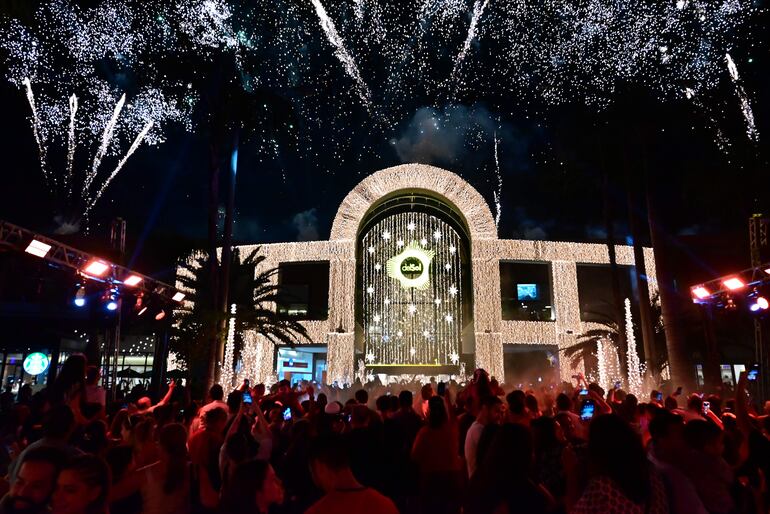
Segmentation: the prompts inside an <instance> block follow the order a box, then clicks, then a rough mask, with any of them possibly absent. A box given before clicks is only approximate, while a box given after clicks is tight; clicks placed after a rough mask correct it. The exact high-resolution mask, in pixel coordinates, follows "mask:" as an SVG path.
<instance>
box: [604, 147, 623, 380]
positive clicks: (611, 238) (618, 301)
mask: <svg viewBox="0 0 770 514" xmlns="http://www.w3.org/2000/svg"><path fill="white" fill-rule="evenodd" d="M600 151H601V150H600ZM603 155H604V154H603V153H602V156H603ZM603 160H604V159H603V157H602V161H603ZM602 182H603V183H602V193H603V194H602V196H603V198H604V228H605V230H606V232H607V253H608V254H609V259H610V277H611V278H610V280H611V282H612V314H613V316H614V318H615V321H616V322H617V324H618V357H619V360H620V367H621V369H622V370H627V367H628V362H627V361H628V359H627V357H626V355H627V348H626V316H625V302H624V299H623V295H622V294H621V293H620V269H619V268H618V260H617V256H616V254H615V228H614V226H613V218H612V192H611V187H610V174H609V171H608V170H607V166H605V165H604V164H603V163H602Z"/></svg>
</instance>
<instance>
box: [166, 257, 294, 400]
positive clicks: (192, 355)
mask: <svg viewBox="0 0 770 514" xmlns="http://www.w3.org/2000/svg"><path fill="white" fill-rule="evenodd" d="M258 253H259V247H257V248H256V249H254V250H253V251H252V252H250V253H249V254H248V255H247V256H246V257H245V258H244V259H243V260H241V259H240V252H239V251H238V249H237V248H235V249H233V251H232V252H231V262H230V265H231V273H230V276H229V290H230V294H229V297H230V303H231V304H235V305H236V314H235V323H236V327H237V333H240V332H242V331H243V330H254V331H256V332H257V333H258V334H262V335H263V336H265V337H266V338H267V339H268V340H269V341H272V342H273V343H274V344H287V345H291V346H293V345H294V344H295V343H297V342H298V341H301V340H309V336H308V334H307V330H306V329H305V327H304V326H303V325H302V324H301V323H299V322H298V321H297V320H294V319H287V318H284V317H282V316H281V315H280V314H279V313H278V312H276V310H275V309H274V308H273V305H274V304H275V303H276V302H278V301H279V299H280V294H281V288H280V286H279V285H278V284H276V283H274V282H273V279H274V277H275V275H276V274H277V273H278V269H277V268H271V269H267V270H264V271H259V272H258V273H256V272H255V270H256V269H257V268H258V267H259V266H260V264H262V263H263V262H264V260H265V256H264V255H258ZM177 279H178V280H179V282H180V283H181V286H182V289H184V290H187V291H188V295H187V299H188V300H189V301H190V302H191V304H192V305H191V306H190V307H188V308H183V309H180V310H179V311H177V313H176V314H177V318H178V319H177V323H175V325H174V334H173V337H172V340H171V349H172V350H174V351H175V352H177V355H178V356H179V358H180V359H181V360H183V361H184V362H185V363H186V364H187V369H188V373H189V374H190V376H191V377H206V376H207V372H208V370H209V368H210V367H211V344H212V341H211V335H212V333H214V334H215V335H216V338H217V340H220V339H223V338H224V333H223V331H224V328H223V327H225V326H226V323H225V322H226V320H227V319H228V318H229V317H230V315H229V314H227V313H225V312H223V310H222V309H220V308H219V306H218V305H216V304H215V303H214V302H212V299H213V298H214V295H213V294H212V284H211V274H210V267H209V257H208V255H207V254H206V253H204V252H199V253H198V254H195V255H193V257H192V258H190V259H189V260H187V261H186V262H184V263H182V264H181V265H180V271H179V272H178V273H177ZM215 365H216V363H215ZM229 365H231V366H232V365H233V363H229ZM204 382H206V383H205V384H204ZM207 382H208V381H207V380H203V381H198V383H195V384H193V386H194V387H197V388H199V389H200V391H198V392H199V393H202V392H203V389H204V386H207V385H208V383H207Z"/></svg>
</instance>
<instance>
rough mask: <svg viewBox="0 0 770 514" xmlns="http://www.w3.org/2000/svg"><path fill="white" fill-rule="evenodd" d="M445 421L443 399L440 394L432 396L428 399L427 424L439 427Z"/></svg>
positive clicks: (445, 413) (445, 414)
mask: <svg viewBox="0 0 770 514" xmlns="http://www.w3.org/2000/svg"><path fill="white" fill-rule="evenodd" d="M446 421H447V412H446V407H445V406H444V399H443V398H442V397H440V396H433V397H431V399H430V400H428V426H430V427H431V428H439V427H442V426H444V423H446Z"/></svg>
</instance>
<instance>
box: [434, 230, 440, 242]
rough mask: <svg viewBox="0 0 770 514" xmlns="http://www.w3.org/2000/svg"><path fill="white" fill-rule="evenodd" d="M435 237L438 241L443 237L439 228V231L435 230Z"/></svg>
mask: <svg viewBox="0 0 770 514" xmlns="http://www.w3.org/2000/svg"><path fill="white" fill-rule="evenodd" d="M433 239H435V240H436V241H438V240H439V239H441V232H439V231H438V230H437V231H435V232H434V233H433Z"/></svg>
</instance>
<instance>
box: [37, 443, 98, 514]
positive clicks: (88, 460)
mask: <svg viewBox="0 0 770 514" xmlns="http://www.w3.org/2000/svg"><path fill="white" fill-rule="evenodd" d="M109 489H110V468H109V467H108V466H107V463H105V462H104V461H103V460H102V459H100V458H99V457H96V456H95V455H80V456H78V457H75V458H74V459H72V460H71V461H70V462H69V464H67V465H65V466H64V467H63V468H62V470H61V471H60V472H59V477H58V479H57V482H56V491H55V492H54V495H53V500H52V502H51V504H52V511H53V514H107V512H108V509H107V495H108V494H109Z"/></svg>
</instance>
